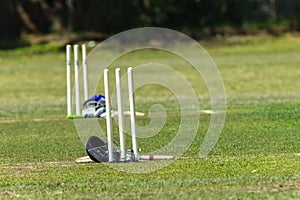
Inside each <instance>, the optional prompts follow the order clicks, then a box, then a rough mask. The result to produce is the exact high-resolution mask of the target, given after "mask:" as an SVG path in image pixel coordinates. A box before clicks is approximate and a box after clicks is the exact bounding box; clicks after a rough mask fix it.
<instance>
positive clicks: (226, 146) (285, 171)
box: [0, 35, 300, 199]
mask: <svg viewBox="0 0 300 200" xmlns="http://www.w3.org/2000/svg"><path fill="white" fill-rule="evenodd" d="M201 44H202V45H203V46H204V47H205V48H206V50H207V51H208V52H209V54H210V55H211V57H212V58H213V59H214V61H215V62H216V64H217V65H218V67H219V70H220V73H221V75H222V78H223V81H224V85H225V89H226V94H227V116H226V122H225V126H224V129H223V132H222V134H221V137H220V139H219V141H218V143H217V145H216V146H215V148H214V149H213V151H212V152H210V154H209V155H208V156H207V157H206V158H204V159H199V158H198V152H199V150H200V144H201V142H202V140H203V135H204V134H205V132H206V130H207V127H208V123H209V121H210V116H209V115H203V116H202V115H201V124H200V128H199V130H198V133H197V136H196V138H195V140H194V142H193V143H192V145H191V146H190V148H189V149H188V151H187V152H186V153H185V154H184V156H183V157H182V158H179V159H178V160H176V161H175V162H173V163H172V164H170V165H168V166H167V167H165V168H163V169H160V170H157V171H155V172H151V173H133V174H132V173H126V172H120V171H116V170H114V169H111V168H110V167H108V166H106V165H103V164H96V163H90V164H75V162H74V161H75V158H77V157H81V156H84V155H85V148H84V146H83V144H82V143H81V141H80V138H79V136H78V134H77V132H76V129H75V127H74V123H73V121H72V120H67V119H66V118H65V113H66V97H65V66H64V64H65V55H64V52H63V51H57V49H59V48H55V47H52V46H49V45H48V46H38V47H29V48H25V49H18V50H11V51H1V52H0V95H1V101H0V102H1V104H0V127H1V128H0V136H1V143H0V155H1V156H0V199H6V198H8V199H135V198H137V199H139V198H140V199H299V197H300V157H297V156H295V154H296V153H300V66H299V64H300V56H299V55H300V37H299V36H297V35H296V36H294V35H286V36H282V37H279V38H273V37H269V36H263V37H262V38H260V37H234V38H231V39H228V40H226V41H202V42H201ZM199 87H200V86H199ZM160 92H164V91H163V90H157V93H158V94H157V95H158V96H159V95H160V94H159V93H160ZM200 98H201V96H200ZM160 100H161V99H160ZM161 101H162V102H163V101H164V99H163V98H162V100H161ZM164 103H165V104H167V103H168V100H165V102H164ZM174 109H175V108H174ZM171 111H172V110H171ZM138 123H141V124H143V123H148V121H147V119H140V120H139V122H138ZM177 123H178V118H177V117H176V116H172V115H170V116H168V121H167V123H166V126H165V127H164V129H163V130H162V132H161V133H160V134H159V135H160V136H159V137H158V138H154V139H153V140H151V139H150V140H141V141H140V142H141V143H140V146H141V148H144V149H146V150H151V148H153V147H155V146H159V145H160V143H159V141H160V139H161V138H163V137H165V138H168V137H172V135H170V134H169V133H170V132H173V131H174V127H175V128H176V127H177V126H178V124H177Z"/></svg>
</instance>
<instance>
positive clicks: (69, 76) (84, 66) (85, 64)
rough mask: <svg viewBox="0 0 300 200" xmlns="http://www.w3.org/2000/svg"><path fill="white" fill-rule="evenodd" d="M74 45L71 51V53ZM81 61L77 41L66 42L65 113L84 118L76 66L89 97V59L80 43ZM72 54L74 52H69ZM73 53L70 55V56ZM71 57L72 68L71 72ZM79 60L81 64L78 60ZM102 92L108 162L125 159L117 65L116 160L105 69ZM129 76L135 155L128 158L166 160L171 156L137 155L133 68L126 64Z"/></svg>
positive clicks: (118, 69) (125, 150)
mask: <svg viewBox="0 0 300 200" xmlns="http://www.w3.org/2000/svg"><path fill="white" fill-rule="evenodd" d="M72 49H73V53H72ZM81 53H82V56H81V62H80V59H79V45H77V44H75V45H73V46H72V45H67V46H66V76H67V77H66V78H67V81H66V84H67V117H68V118H70V119H74V118H83V116H82V113H81V107H82V105H81V103H80V95H81V94H80V89H79V87H80V83H79V80H80V79H79V70H80V65H81V68H82V70H83V73H82V74H83V77H82V80H83V83H82V84H83V95H84V100H87V99H88V98H89V94H88V62H87V55H86V47H85V45H84V44H83V45H82V46H81ZM72 54H73V55H72ZM72 57H73V59H72ZM72 60H73V68H74V72H73V73H72ZM80 63H81V64H80ZM72 75H74V84H73V85H74V92H75V94H74V96H75V100H74V101H75V102H74V103H75V113H73V112H72V90H71V89H72ZM103 76H104V96H105V108H106V109H105V112H106V113H105V118H106V131H107V147H108V162H125V161H127V160H128V159H127V156H128V155H127V149H126V144H125V134H124V114H123V112H124V111H123V106H122V105H123V104H122V87H121V86H122V83H121V72H120V68H116V69H115V77H116V98H117V105H118V110H117V116H118V126H119V137H120V158H119V159H118V160H116V158H115V157H114V151H115V150H114V145H113V133H112V110H111V96H110V85H109V82H110V78H109V70H108V69H104V71H103ZM127 77H128V98H129V113H130V125H131V137H132V150H131V151H132V154H133V158H134V159H130V160H131V161H138V160H139V159H142V160H156V159H159V160H162V159H163V160H166V159H173V158H174V157H173V156H155V155H146V156H145V155H139V151H138V150H139V149H138V144H137V132H136V111H135V99H134V79H133V68H131V67H129V68H128V69H127ZM83 160H87V161H88V158H87V157H82V158H81V159H80V158H79V159H78V161H79V162H81V161H82V162H84V161H83Z"/></svg>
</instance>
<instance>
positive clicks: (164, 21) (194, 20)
mask: <svg viewBox="0 0 300 200" xmlns="http://www.w3.org/2000/svg"><path fill="white" fill-rule="evenodd" d="M0 16H1V17H0V38H1V39H2V40H3V39H12V38H19V37H20V35H21V34H27V33H34V34H47V33H62V32H84V31H91V32H102V33H107V34H113V33H116V32H119V31H122V30H126V29H130V28H136V27H142V26H160V27H166V28H172V29H175V30H178V31H183V32H185V33H187V34H190V35H192V36H193V35H195V36H196V35H198V34H199V35H201V34H202V35H203V34H204V35H215V34H223V33H224V32H225V33H226V31H227V32H230V31H234V32H235V33H247V32H250V33H251V31H252V30H266V31H270V32H272V31H273V32H276V31H279V32H280V31H300V1H299V0H1V2H0Z"/></svg>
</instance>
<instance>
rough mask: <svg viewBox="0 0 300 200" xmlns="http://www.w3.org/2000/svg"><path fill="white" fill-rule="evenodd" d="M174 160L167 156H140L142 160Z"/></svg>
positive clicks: (172, 157)
mask: <svg viewBox="0 0 300 200" xmlns="http://www.w3.org/2000/svg"><path fill="white" fill-rule="evenodd" d="M174 158H175V157H174V156H166V155H139V159H140V160H173V159H174Z"/></svg>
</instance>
